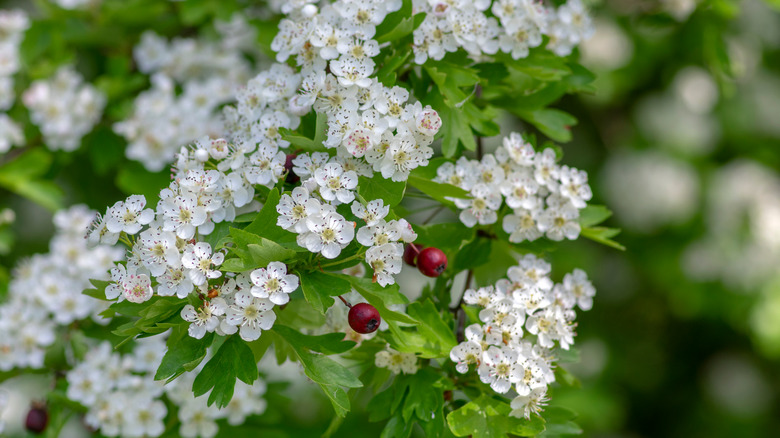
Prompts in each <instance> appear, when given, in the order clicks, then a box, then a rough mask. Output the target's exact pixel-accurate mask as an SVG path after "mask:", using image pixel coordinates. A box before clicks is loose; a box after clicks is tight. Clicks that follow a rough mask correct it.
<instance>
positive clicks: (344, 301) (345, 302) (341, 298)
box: [339, 295, 352, 309]
mask: <svg viewBox="0 0 780 438" xmlns="http://www.w3.org/2000/svg"><path fill="white" fill-rule="evenodd" d="M339 299H340V300H341V301H342V302H343V303H344V304H346V306H347V307H349V308H350V309H351V308H352V304H349V302H348V301H347V300H345V299H344V297H342V296H341V295H339Z"/></svg>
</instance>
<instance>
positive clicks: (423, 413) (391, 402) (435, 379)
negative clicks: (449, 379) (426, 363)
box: [368, 368, 445, 437]
mask: <svg viewBox="0 0 780 438" xmlns="http://www.w3.org/2000/svg"><path fill="white" fill-rule="evenodd" d="M441 380H442V377H441V376H440V375H439V374H438V373H437V372H436V371H434V370H432V369H431V368H423V369H421V370H419V371H418V372H417V373H415V374H412V375H401V376H398V377H396V378H395V381H394V382H393V385H392V386H390V387H389V388H388V389H386V390H384V391H383V392H380V393H379V394H377V395H376V396H375V397H374V398H373V399H372V400H371V402H370V403H369V404H368V409H369V411H370V413H371V414H370V416H369V418H370V420H371V421H381V420H385V419H388V418H389V421H388V422H387V423H386V424H385V428H384V430H383V431H382V436H383V437H408V436H409V435H410V434H411V431H412V427H413V426H414V424H415V423H418V424H420V426H422V428H423V430H425V431H426V435H427V436H442V433H444V430H445V418H444V411H443V407H444V397H443V390H442V389H441V385H440V384H439V382H440V381H441Z"/></svg>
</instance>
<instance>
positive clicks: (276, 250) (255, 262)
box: [247, 238, 296, 269]
mask: <svg viewBox="0 0 780 438" xmlns="http://www.w3.org/2000/svg"><path fill="white" fill-rule="evenodd" d="M247 248H248V249H249V255H250V256H251V258H252V265H251V267H250V268H249V269H257V268H265V267H266V266H268V264H269V263H271V262H285V261H287V260H290V259H292V258H294V257H295V254H296V253H295V251H293V250H291V249H287V248H283V247H282V246H281V245H279V244H277V243H275V242H272V241H270V240H268V239H266V238H261V242H260V243H259V244H256V243H251V244H249V245H248V246H247Z"/></svg>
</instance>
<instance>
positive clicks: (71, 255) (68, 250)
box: [0, 206, 122, 371]
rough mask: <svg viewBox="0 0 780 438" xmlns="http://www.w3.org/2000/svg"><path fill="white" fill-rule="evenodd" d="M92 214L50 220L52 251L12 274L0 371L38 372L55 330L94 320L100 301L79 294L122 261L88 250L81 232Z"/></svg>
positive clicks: (65, 213)
mask: <svg viewBox="0 0 780 438" xmlns="http://www.w3.org/2000/svg"><path fill="white" fill-rule="evenodd" d="M93 216H94V212H92V211H90V210H88V209H87V208H86V207H84V206H75V207H71V208H70V209H68V210H61V211H59V212H58V213H57V214H56V215H55V216H54V225H55V226H56V230H57V232H56V234H55V235H54V237H53V238H52V240H51V243H50V245H49V247H50V252H49V253H47V254H36V255H34V256H32V257H31V258H29V259H27V260H25V261H23V262H21V263H20V264H19V265H18V266H17V267H16V268H15V270H14V272H13V277H12V279H11V281H10V283H9V287H8V299H7V301H6V302H4V303H3V304H2V305H0V330H2V331H3V336H2V337H0V370H3V371H7V370H10V369H12V368H41V367H43V357H44V353H45V349H46V347H48V346H49V345H51V344H52V343H53V342H54V341H55V330H56V328H57V326H62V325H67V324H70V323H71V322H73V321H76V320H81V319H84V318H87V317H90V316H92V317H93V318H94V319H95V321H99V320H100V318H99V317H97V313H98V312H99V311H101V310H103V308H104V306H102V305H101V304H102V303H103V302H101V301H98V300H95V299H92V298H90V297H88V296H86V295H83V294H82V291H83V290H84V289H88V288H90V283H89V279H90V278H94V279H106V277H107V275H106V270H107V269H108V268H110V267H111V266H113V263H114V262H115V261H117V260H120V259H121V258H122V250H121V249H119V248H111V247H108V246H105V245H103V246H98V247H96V248H93V249H89V248H87V245H86V242H85V241H84V230H85V229H86V227H87V225H88V224H89V222H90V221H91V220H92V217H93Z"/></svg>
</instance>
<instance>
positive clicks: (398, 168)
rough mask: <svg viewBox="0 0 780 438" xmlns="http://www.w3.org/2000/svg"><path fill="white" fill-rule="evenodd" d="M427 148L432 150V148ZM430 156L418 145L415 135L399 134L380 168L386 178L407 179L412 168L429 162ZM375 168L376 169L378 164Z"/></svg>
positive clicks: (386, 153) (388, 149)
mask: <svg viewBox="0 0 780 438" xmlns="http://www.w3.org/2000/svg"><path fill="white" fill-rule="evenodd" d="M426 149H427V150H430V148H426ZM431 152H432V151H431ZM429 157H430V154H428V153H427V151H424V150H423V148H418V147H417V143H416V142H415V140H414V137H412V136H411V135H403V136H398V137H395V138H394V139H393V141H392V142H391V143H390V145H389V146H388V148H387V151H386V152H385V154H384V158H383V159H382V161H381V164H380V166H379V170H380V171H381V172H382V177H384V178H392V180H393V181H406V179H407V178H409V172H410V171H411V170H412V169H414V168H415V167H418V166H424V165H426V164H428V158H429ZM374 168H375V169H376V166H375V167H374Z"/></svg>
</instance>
